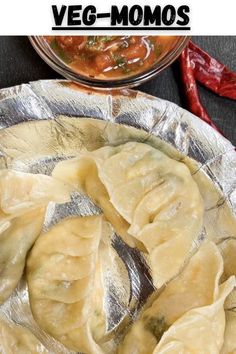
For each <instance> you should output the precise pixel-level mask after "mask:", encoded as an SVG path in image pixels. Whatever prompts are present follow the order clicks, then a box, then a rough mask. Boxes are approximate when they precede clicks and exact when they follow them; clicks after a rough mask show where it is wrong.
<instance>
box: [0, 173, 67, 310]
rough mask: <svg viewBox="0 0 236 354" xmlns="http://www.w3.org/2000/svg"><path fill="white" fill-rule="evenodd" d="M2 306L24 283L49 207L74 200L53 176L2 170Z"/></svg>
mask: <svg viewBox="0 0 236 354" xmlns="http://www.w3.org/2000/svg"><path fill="white" fill-rule="evenodd" d="M0 193H1V194H0V303H3V302H4V301H5V300H6V299H7V298H8V297H9V296H10V295H11V293H12V292H13V290H14V289H15V287H16V285H17V283H18V281H19V280H20V278H21V276H22V273H23V269H24V266H25V258H26V254H27V252H28V251H29V249H30V248H31V247H32V245H33V243H34V241H35V240H36V238H37V237H38V235H39V233H40V231H41V229H42V225H43V221H44V214H45V209H46V207H47V204H48V203H49V202H50V201H56V202H65V201H68V200H70V188H68V187H66V186H65V185H64V184H63V183H62V182H60V181H56V180H55V179H54V178H52V177H48V176H43V175H32V174H28V173H21V172H17V171H11V170H9V171H8V170H3V171H0Z"/></svg>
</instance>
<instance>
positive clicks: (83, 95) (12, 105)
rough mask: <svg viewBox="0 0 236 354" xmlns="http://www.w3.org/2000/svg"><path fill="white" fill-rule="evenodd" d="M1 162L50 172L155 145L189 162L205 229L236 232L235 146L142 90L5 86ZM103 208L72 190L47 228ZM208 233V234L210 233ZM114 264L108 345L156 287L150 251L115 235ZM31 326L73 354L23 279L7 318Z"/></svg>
mask: <svg viewBox="0 0 236 354" xmlns="http://www.w3.org/2000/svg"><path fill="white" fill-rule="evenodd" d="M0 128H1V129H0V168H6V167H7V168H14V169H16V170H20V171H24V172H32V173H44V174H50V173H51V171H52V169H53V168H54V166H55V164H56V163H57V162H58V161H61V160H63V159H68V158H71V157H73V156H76V154H78V153H79V152H80V151H82V150H84V149H87V150H93V149H97V148H99V147H102V146H105V145H117V144H121V143H125V142H127V141H141V142H145V143H147V144H150V145H152V146H154V147H156V148H158V149H160V150H161V151H163V152H165V153H166V154H167V155H169V156H170V157H172V158H174V159H176V160H179V161H183V162H184V163H186V164H187V165H188V167H189V168H190V170H191V173H192V175H193V178H194V179H195V181H196V182H197V184H198V186H199V189H200V191H201V194H202V196H203V199H204V202H205V218H204V234H207V236H208V237H209V238H212V239H213V240H214V241H215V242H216V243H220V242H221V241H222V240H226V239H228V238H235V237H236V153H235V148H234V146H233V145H232V144H231V143H230V142H229V141H227V140H226V139H225V138H224V137H222V136H221V135H219V134H218V133H217V132H216V131H215V130H213V129H212V128H211V127H210V126H208V125H207V124H205V123H204V122H202V121H201V120H200V119H198V118H197V117H195V116H194V115H192V114H191V113H189V112H187V111H186V110H184V109H182V108H180V107H178V106H177V105H175V104H174V103H171V102H168V101H165V100H161V99H158V98H155V97H152V96H148V95H146V94H143V93H141V92H139V91H132V90H122V91H104V92H103V91H95V90H92V89H87V88H82V87H79V86H78V85H75V84H73V83H71V82H69V81H65V80H62V81H54V80H53V81H38V82H32V83H30V84H25V85H20V86H16V87H12V88H7V89H3V90H0ZM98 213H100V210H99V208H98V207H97V206H96V205H94V204H93V203H92V201H91V200H89V199H88V198H87V197H86V196H84V195H80V194H79V193H73V195H72V199H71V202H70V203H66V204H64V205H60V206H59V205H56V204H54V203H50V204H49V206H48V208H47V213H46V216H45V222H44V231H46V230H48V229H49V228H50V227H51V226H52V225H53V224H55V223H57V222H58V221H59V220H61V219H62V218H64V217H66V216H69V215H70V216H71V215H80V216H84V215H92V214H98ZM203 237H204V235H203ZM111 246H112V249H113V252H114V266H113V268H112V269H110V267H108V266H107V267H106V264H104V269H105V271H104V282H105V287H106V293H107V296H106V299H105V308H106V313H107V319H108V320H107V333H106V336H105V338H104V341H103V342H104V343H103V344H102V346H103V348H104V351H105V352H107V353H112V352H113V347H114V346H115V344H117V343H118V342H119V340H120V338H122V331H123V330H124V328H125V327H126V326H127V325H128V324H129V323H130V322H132V320H133V319H134V318H135V317H136V315H137V313H138V311H139V309H140V308H141V307H142V305H143V304H144V303H145V301H146V299H147V297H148V296H149V295H150V294H151V293H152V292H153V291H154V286H153V284H152V278H151V275H150V272H149V269H148V266H147V264H146V261H145V257H143V255H142V254H141V253H140V252H139V251H137V250H135V249H131V248H129V247H128V246H127V245H125V244H124V243H123V242H122V240H121V239H120V238H119V235H116V234H115V233H114V235H113V237H112V245H111ZM1 316H4V318H7V319H8V320H9V321H12V322H15V323H18V324H21V325H23V326H25V327H26V328H28V329H30V330H31V332H32V333H34V334H35V335H36V337H37V338H38V339H39V340H40V341H41V342H42V343H43V345H44V346H45V347H46V348H47V349H48V351H49V352H50V353H56V354H58V353H70V352H69V351H68V350H67V349H66V348H64V347H63V346H62V345H61V344H60V343H58V342H57V341H55V340H54V339H53V338H51V337H50V336H48V335H47V334H46V333H44V332H43V331H42V330H41V329H40V328H39V327H38V326H37V324H36V323H35V321H34V319H33V316H32V313H31V310H30V306H29V299H28V291H27V284H26V281H25V279H24V277H22V279H21V281H20V283H19V285H18V287H17V289H16V290H15V292H14V293H13V294H12V296H11V297H10V298H9V299H8V300H7V301H6V302H5V303H4V304H3V305H2V306H1V307H0V318H1Z"/></svg>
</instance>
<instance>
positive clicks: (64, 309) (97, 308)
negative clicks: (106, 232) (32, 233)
mask: <svg viewBox="0 0 236 354" xmlns="http://www.w3.org/2000/svg"><path fill="white" fill-rule="evenodd" d="M102 232H103V221H102V217H101V216H89V217H83V218H81V217H74V218H68V219H65V220H64V221H62V222H60V223H59V224H57V225H56V226H54V227H52V229H51V230H49V231H48V232H47V233H45V234H42V235H41V236H40V237H39V238H38V240H37V241H36V243H35V245H34V247H33V249H32V251H31V253H30V255H29V258H28V261H27V282H28V288H29V299H30V306H31V310H32V313H33V316H34V318H35V320H36V321H37V323H38V324H39V326H40V327H41V328H42V329H43V330H44V331H45V332H47V333H49V334H50V335H51V336H53V337H54V338H55V339H57V340H58V341H60V342H61V343H62V344H64V345H65V346H66V347H67V348H69V349H71V350H74V351H78V352H85V353H90V354H93V353H95V354H97V353H102V351H101V349H100V347H99V345H97V343H96V342H95V339H94V338H96V339H99V338H100V336H102V335H103V333H104V330H105V329H104V326H105V323H104V322H105V315H104V311H103V286H102V284H101V277H100V275H101V269H100V260H99V257H98V248H99V244H100V239H101V235H102Z"/></svg>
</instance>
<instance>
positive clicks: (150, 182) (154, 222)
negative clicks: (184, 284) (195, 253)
mask: <svg viewBox="0 0 236 354" xmlns="http://www.w3.org/2000/svg"><path fill="white" fill-rule="evenodd" d="M53 176H55V177H56V178H58V179H61V180H63V181H67V182H68V183H71V184H72V185H73V186H75V187H77V188H78V189H80V190H82V191H83V192H85V193H87V194H88V195H89V196H90V197H91V198H92V199H93V201H94V202H95V203H97V204H98V205H99V206H100V207H101V209H102V210H103V212H104V215H105V216H106V218H107V219H108V221H110V222H111V224H112V225H113V226H114V228H115V230H116V232H117V233H119V234H120V236H121V237H123V239H124V241H125V242H127V243H128V244H129V245H130V246H132V247H134V246H137V247H138V248H139V249H140V250H142V251H145V252H146V253H148V255H149V260H150V263H151V269H152V270H153V274H152V275H153V278H154V283H155V285H156V286H157V287H160V286H162V285H163V284H164V283H165V282H167V281H168V280H169V279H170V278H172V277H173V276H174V275H176V274H177V273H178V271H179V269H180V267H181V266H182V265H183V262H184V260H185V259H186V258H187V256H188V255H189V252H190V250H191V247H192V246H193V242H194V241H195V240H196V239H197V238H198V237H199V235H200V233H201V230H202V224H203V201H202V198H201V196H200V192H199V189H198V187H197V184H196V183H195V181H194V180H193V178H192V176H191V174H190V171H189V169H188V168H187V167H186V166H185V165H184V164H183V163H180V162H177V161H175V160H173V159H171V158H169V157H168V156H166V155H165V154H163V153H162V152H160V151H158V150H156V149H154V148H153V147H151V146H149V145H147V144H143V143H137V142H130V143H126V144H124V145H120V146H116V147H112V146H106V147H103V148H101V149H98V150H96V151H93V152H87V153H82V154H81V155H80V156H79V157H78V158H76V159H73V160H68V161H64V162H61V163H59V164H58V165H57V166H56V167H55V169H54V171H53ZM170 258H171V263H169V262H168V267H167V266H166V260H168V259H170Z"/></svg>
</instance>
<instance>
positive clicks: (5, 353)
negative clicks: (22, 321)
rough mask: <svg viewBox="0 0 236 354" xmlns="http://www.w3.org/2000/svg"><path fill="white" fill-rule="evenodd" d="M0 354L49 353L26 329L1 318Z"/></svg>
mask: <svg viewBox="0 0 236 354" xmlns="http://www.w3.org/2000/svg"><path fill="white" fill-rule="evenodd" d="M0 353H2V354H49V351H48V350H47V349H46V348H45V347H44V346H43V345H42V344H41V343H40V341H39V340H38V339H37V338H36V337H35V336H34V335H33V333H31V332H30V331H29V330H28V329H27V328H25V327H22V326H20V325H17V324H14V323H12V322H11V323H10V322H9V321H7V320H5V319H3V318H1V319H0Z"/></svg>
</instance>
